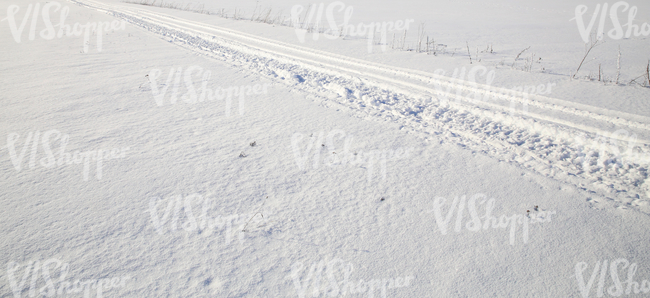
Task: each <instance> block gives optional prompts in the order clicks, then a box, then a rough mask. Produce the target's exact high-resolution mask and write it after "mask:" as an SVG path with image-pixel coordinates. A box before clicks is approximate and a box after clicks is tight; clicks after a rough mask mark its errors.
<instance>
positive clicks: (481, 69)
mask: <svg viewBox="0 0 650 298" xmlns="http://www.w3.org/2000/svg"><path fill="white" fill-rule="evenodd" d="M433 73H434V74H436V75H438V76H443V77H445V76H446V75H447V71H446V70H444V69H441V68H439V69H436V70H435V71H434V72H433ZM465 74H467V77H465ZM495 75H496V73H495V71H494V70H489V71H488V69H487V67H485V66H482V65H477V66H474V67H472V68H471V69H470V70H469V71H467V69H466V68H465V67H462V68H460V69H459V68H454V72H453V73H452V74H451V77H450V83H449V84H444V86H443V84H442V82H441V81H439V80H436V81H434V82H433V87H434V88H435V89H436V91H437V93H438V96H437V97H438V100H439V102H440V105H441V106H446V105H448V104H449V101H450V100H449V95H451V94H452V92H451V91H452V89H454V90H455V91H456V92H455V98H456V102H457V103H458V102H460V98H461V97H467V98H470V99H473V100H474V101H487V100H488V99H489V94H485V92H476V91H472V90H470V91H466V90H465V89H464V88H460V87H459V86H461V85H460V84H457V83H458V82H462V83H465V82H467V83H469V84H468V85H469V86H470V87H474V89H476V87H478V85H479V84H481V85H487V86H491V85H492V82H493V81H494V77H495ZM454 83H456V84H454Z"/></svg>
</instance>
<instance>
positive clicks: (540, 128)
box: [70, 0, 650, 213]
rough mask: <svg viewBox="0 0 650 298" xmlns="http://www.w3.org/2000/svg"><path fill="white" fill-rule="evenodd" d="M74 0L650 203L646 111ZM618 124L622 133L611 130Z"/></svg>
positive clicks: (420, 126) (421, 128)
mask: <svg viewBox="0 0 650 298" xmlns="http://www.w3.org/2000/svg"><path fill="white" fill-rule="evenodd" d="M70 1H72V2H75V3H79V4H81V5H84V6H87V7H89V8H94V9H97V10H100V11H103V12H106V13H108V14H111V15H114V16H116V17H118V18H122V19H124V20H126V21H128V22H129V23H131V24H134V25H136V26H139V27H141V28H143V29H146V30H148V31H150V32H152V33H155V34H158V35H160V36H161V37H162V38H164V39H166V40H168V41H170V42H173V43H174V44H177V45H179V46H182V47H184V48H186V49H188V50H190V51H194V52H197V53H201V54H203V55H207V56H210V57H213V58H216V59H220V60H224V61H226V62H228V63H231V64H233V65H236V66H239V67H242V68H244V69H248V70H250V71H252V72H255V73H258V74H260V75H265V76H268V77H269V78H271V79H273V80H275V81H277V82H281V83H283V84H286V85H288V86H290V87H291V88H294V89H299V90H301V91H304V92H306V93H308V94H310V95H311V96H310V97H311V98H312V99H313V100H315V101H317V102H319V103H320V104H322V105H325V106H336V107H338V108H342V107H344V108H347V109H351V110H353V111H355V112H356V114H357V115H358V116H359V117H362V118H366V119H373V120H374V119H377V120H385V121H394V122H397V123H399V124H400V125H402V126H403V128H404V129H407V130H409V131H412V132H415V133H419V134H422V136H423V137H425V138H428V139H433V140H435V141H439V142H451V143H456V144H458V145H460V146H463V147H466V148H467V149H469V150H472V151H476V152H481V153H483V154H487V155H489V156H492V157H494V158H496V159H498V160H501V161H506V162H510V163H515V164H518V165H520V166H521V167H524V168H528V169H532V170H534V171H536V172H538V173H541V174H543V175H545V176H547V177H551V178H554V179H557V180H560V181H564V182H566V183H570V184H573V185H576V186H578V187H579V188H581V189H583V190H585V191H588V192H590V193H592V195H593V196H594V197H593V198H592V199H593V201H592V202H593V203H595V204H598V203H605V202H609V203H614V205H616V206H619V207H622V208H625V207H633V208H635V209H637V210H641V211H643V212H645V213H650V205H649V197H650V179H648V172H647V165H648V164H649V162H650V155H649V154H648V152H650V150H649V144H650V141H648V139H650V138H649V136H650V124H649V123H650V119H648V118H646V117H641V116H638V115H631V114H626V113H623V112H615V111H608V110H604V109H599V108H596V107H590V106H585V105H581V104H577V103H572V102H567V101H563V100H559V99H554V98H549V97H544V96H539V95H533V94H526V93H523V92H517V91H512V90H508V89H503V88H495V87H491V86H487V85H481V84H476V83H470V82H465V81H462V80H453V79H450V78H447V77H443V76H438V75H435V74H431V73H425V72H421V71H415V70H407V69H402V68H397V67H392V66H386V65H381V64H378V63H373V62H367V61H362V60H358V59H354V58H350V57H345V56H341V55H337V54H333V53H328V52H324V51H319V50H314V49H308V48H305V47H300V46H296V45H289V44H285V43H282V42H278V41H274V40H270V39H266V38H262V37H259V36H253V35H250V34H246V33H243V32H237V31H233V30H227V29H223V28H220V27H217V26H213V25H207V24H203V23H198V22H193V21H190V20H185V19H181V18H178V17H174V16H170V15H166V14H162V13H154V12H151V11H147V10H144V9H134V8H131V7H126V6H121V5H106V4H103V3H99V2H96V1H92V0H81V1H79V0H70ZM161 78H162V80H164V78H165V74H163V75H162V76H161ZM477 99H478V100H477ZM614 127H615V128H616V129H621V128H624V132H625V133H618V134H617V133H613V130H612V128H614ZM616 129H614V130H616ZM601 196H602V197H601Z"/></svg>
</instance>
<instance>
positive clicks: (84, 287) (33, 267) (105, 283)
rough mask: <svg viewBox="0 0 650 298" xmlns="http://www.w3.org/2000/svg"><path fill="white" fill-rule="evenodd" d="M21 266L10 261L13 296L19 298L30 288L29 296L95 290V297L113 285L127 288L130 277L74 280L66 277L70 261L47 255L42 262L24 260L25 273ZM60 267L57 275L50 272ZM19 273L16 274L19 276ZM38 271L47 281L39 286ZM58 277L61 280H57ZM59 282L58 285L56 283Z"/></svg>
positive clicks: (9, 278)
mask: <svg viewBox="0 0 650 298" xmlns="http://www.w3.org/2000/svg"><path fill="white" fill-rule="evenodd" d="M21 267H22V265H20V264H19V263H17V262H14V261H11V262H9V263H8V264H7V279H8V280H9V285H10V286H11V291H12V292H13V294H14V297H17V298H20V297H21V295H22V294H23V292H25V291H27V290H28V289H29V292H28V295H29V297H34V296H39V297H40V296H46V297H54V296H69V295H70V294H75V293H81V292H84V297H91V296H92V294H91V293H92V292H95V293H96V297H103V292H104V291H106V290H110V289H113V288H124V287H125V285H126V281H127V280H129V279H131V276H130V275H127V276H122V277H113V278H101V279H86V280H80V279H75V280H74V282H70V281H68V280H67V278H68V272H69V270H70V265H69V264H68V263H63V262H61V261H60V260H58V259H48V260H45V261H44V262H43V263H41V262H40V261H35V262H34V261H30V262H29V263H27V264H25V268H24V269H23V273H22V277H20V274H19V273H18V270H19V269H20V268H21ZM58 267H61V269H60V273H59V275H58V278H56V277H55V276H52V275H51V272H54V271H51V270H56V268H58ZM30 273H31V281H30V284H29V288H25V283H26V282H27V278H28V277H29V275H30ZM16 275H17V276H16ZM39 275H42V277H43V281H44V282H45V285H44V286H42V287H40V288H39V286H40V285H41V283H39ZM57 280H58V281H57ZM57 284H58V287H57Z"/></svg>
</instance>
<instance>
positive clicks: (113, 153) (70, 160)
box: [6, 129, 130, 181]
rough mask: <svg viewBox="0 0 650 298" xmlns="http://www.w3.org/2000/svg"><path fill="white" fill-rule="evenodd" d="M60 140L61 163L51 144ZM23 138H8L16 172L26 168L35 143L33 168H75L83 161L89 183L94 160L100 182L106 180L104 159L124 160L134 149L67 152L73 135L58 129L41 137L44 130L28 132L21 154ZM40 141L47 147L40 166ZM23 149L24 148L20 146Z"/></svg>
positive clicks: (17, 136) (13, 136)
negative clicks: (18, 149) (51, 140)
mask: <svg viewBox="0 0 650 298" xmlns="http://www.w3.org/2000/svg"><path fill="white" fill-rule="evenodd" d="M52 137H53V139H54V140H56V139H59V150H58V153H59V154H58V155H59V158H58V160H57V158H56V156H55V153H54V152H52V146H51V145H50V139H52ZM19 139H20V134H18V133H10V134H9V135H8V136H7V146H6V147H7V148H8V149H9V156H10V158H11V163H12V164H13V165H14V168H15V169H16V171H18V172H20V171H21V170H22V165H23V159H24V158H25V154H26V153H27V149H28V148H29V145H30V143H31V151H30V153H31V154H30V156H29V163H28V165H29V168H30V169H33V168H34V167H36V166H37V165H41V166H42V167H45V168H51V167H54V166H62V165H64V164H65V165H71V164H81V163H82V162H83V164H84V166H83V178H84V181H88V174H89V171H90V162H91V160H92V161H94V162H96V172H95V178H97V180H101V179H102V169H103V167H104V166H103V163H104V160H110V159H117V158H124V157H125V156H126V151H128V150H129V149H130V148H129V147H124V148H121V149H118V148H113V149H110V150H102V149H98V150H92V151H85V152H81V151H79V150H75V151H74V152H73V153H69V152H66V151H65V149H66V147H67V145H68V140H69V139H70V135H67V134H61V132H60V131H58V130H56V129H51V130H48V131H46V132H44V133H43V135H42V136H41V132H40V131H38V130H37V131H36V132H31V131H30V132H29V133H27V138H26V139H25V141H24V143H23V145H22V149H20V153H18V151H17V150H16V145H17V144H16V143H17V142H18V140H19ZM39 141H40V143H41V146H42V148H43V153H44V154H45V157H43V158H41V159H40V160H38V164H37V163H36V161H37V153H38V145H39ZM18 148H20V146H18Z"/></svg>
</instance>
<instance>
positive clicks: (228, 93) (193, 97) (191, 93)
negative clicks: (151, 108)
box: [146, 65, 271, 116]
mask: <svg viewBox="0 0 650 298" xmlns="http://www.w3.org/2000/svg"><path fill="white" fill-rule="evenodd" d="M161 73H162V72H161V70H160V69H153V70H151V71H150V72H149V74H148V75H146V77H147V78H148V80H149V83H150V85H151V93H152V94H153V98H154V100H155V101H156V104H157V105H158V106H159V107H160V106H163V105H164V103H165V95H166V94H167V90H168V89H169V86H172V81H173V87H172V94H171V97H170V99H169V103H170V104H176V102H177V101H178V92H179V88H180V84H181V77H182V79H183V84H184V85H185V89H186V90H187V92H185V93H184V94H183V95H181V100H183V101H184V102H185V103H188V104H195V103H197V102H204V101H214V100H219V101H221V100H223V99H224V98H225V100H226V107H225V113H226V116H230V108H231V106H232V98H233V97H238V98H239V115H243V114H244V97H245V96H251V95H260V94H267V92H268V91H267V88H268V87H269V86H270V85H271V84H269V83H265V84H261V85H260V84H255V85H242V86H236V87H229V88H220V87H216V88H214V89H212V87H211V86H210V87H208V85H209V81H210V79H211V77H212V72H211V71H209V70H205V71H204V70H203V67H200V66H198V65H193V66H190V67H188V68H186V69H185V72H183V67H178V68H174V67H172V68H171V69H170V70H169V74H168V75H167V80H166V81H165V83H164V84H163V87H162V88H160V87H159V84H158V81H157V80H158V78H159V77H160V75H161ZM194 77H200V78H201V85H200V86H199V88H196V87H195V85H194V81H193V78H194ZM210 85H211V84H210Z"/></svg>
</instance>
